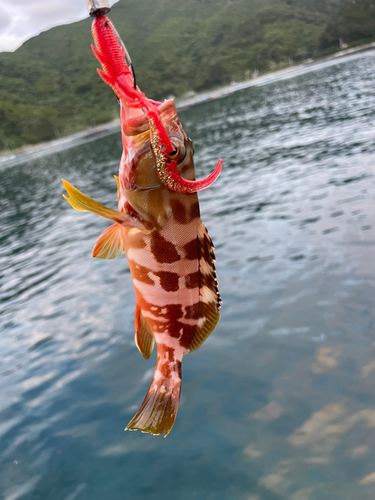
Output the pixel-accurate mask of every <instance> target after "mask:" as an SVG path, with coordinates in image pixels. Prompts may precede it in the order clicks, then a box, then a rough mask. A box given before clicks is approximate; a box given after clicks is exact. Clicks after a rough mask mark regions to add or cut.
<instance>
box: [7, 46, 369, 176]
mask: <svg viewBox="0 0 375 500" xmlns="http://www.w3.org/2000/svg"><path fill="white" fill-rule="evenodd" d="M373 49H375V42H372V43H368V44H365V45H360V46H358V47H352V48H348V49H344V50H341V51H339V52H335V53H334V54H330V55H328V56H325V57H322V58H319V59H315V60H309V61H306V62H304V63H301V64H298V65H295V66H289V67H287V68H283V69H279V70H275V71H272V72H269V73H265V74H262V75H260V76H257V77H256V78H252V79H249V80H244V81H241V82H232V83H231V84H230V85H225V86H222V87H219V88H216V89H213V90H208V91H206V92H201V93H197V94H195V95H194V96H192V97H190V98H188V99H176V108H177V109H184V108H187V107H190V106H194V105H196V104H201V103H203V102H208V101H211V100H214V99H219V98H221V97H225V96H227V95H230V94H232V93H233V92H238V91H241V90H244V89H246V88H249V87H256V86H259V85H266V84H267V83H271V82H274V81H278V80H284V79H287V78H292V77H294V76H298V75H300V74H304V73H307V72H309V71H313V70H314V69H319V68H321V67H322V66H324V65H325V63H327V65H330V63H331V64H336V63H337V62H338V61H340V60H341V59H342V58H344V57H347V56H351V55H354V54H358V53H361V52H365V51H370V50H373ZM119 127H120V120H119V119H117V120H114V121H112V122H109V123H105V124H102V125H97V126H96V127H92V128H89V129H86V130H83V131H81V132H76V133H75V134H72V135H69V136H66V137H63V138H60V139H55V140H52V141H48V142H42V143H38V144H34V145H27V146H23V147H21V148H19V149H17V150H14V151H5V150H3V151H0V168H1V167H2V166H3V165H9V164H16V163H21V162H22V161H23V160H26V159H31V158H33V157H39V156H43V155H44V154H49V153H53V152H58V151H61V150H63V149H66V148H69V147H74V146H76V145H78V144H81V143H82V142H83V141H85V142H88V141H91V140H96V139H97V138H99V137H104V136H106V135H109V134H112V133H113V132H114V131H115V130H116V129H118V128H119Z"/></svg>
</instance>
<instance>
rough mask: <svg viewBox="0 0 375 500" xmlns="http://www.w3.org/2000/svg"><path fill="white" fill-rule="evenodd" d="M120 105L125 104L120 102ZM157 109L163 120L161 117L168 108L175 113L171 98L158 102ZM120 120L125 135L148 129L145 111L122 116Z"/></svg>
mask: <svg viewBox="0 0 375 500" xmlns="http://www.w3.org/2000/svg"><path fill="white" fill-rule="evenodd" d="M122 106H125V105H124V104H122ZM157 109H158V111H159V113H160V118H161V120H162V121H165V119H164V120H163V118H165V114H166V112H167V111H168V110H169V109H172V110H173V111H174V115H177V111H176V105H175V102H174V100H173V99H168V100H165V101H164V102H162V103H161V104H159V106H158V108H157ZM163 115H164V117H163ZM121 121H122V124H121V126H122V131H123V132H124V134H125V135H137V134H139V133H142V132H146V131H147V130H149V129H150V124H149V119H148V115H147V114H146V113H144V114H143V115H140V116H135V117H132V118H127V119H123V118H122V119H121Z"/></svg>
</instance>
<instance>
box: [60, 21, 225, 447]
mask: <svg viewBox="0 0 375 500" xmlns="http://www.w3.org/2000/svg"><path fill="white" fill-rule="evenodd" d="M92 34H93V39H94V44H95V45H92V50H93V52H94V55H95V56H96V58H97V59H98V60H99V62H100V63H101V66H102V69H98V70H97V71H98V73H99V75H100V76H101V78H102V79H103V80H104V82H105V83H107V84H108V85H110V86H111V87H112V89H113V90H114V92H115V94H116V96H117V99H118V101H119V104H120V118H121V119H120V123H121V138H122V145H123V152H122V156H121V161H120V166H119V175H118V176H115V178H116V182H117V198H118V206H117V210H113V209H111V208H108V207H106V206H104V205H102V204H101V203H99V202H98V201H95V200H93V199H92V198H90V197H88V196H86V195H85V194H83V193H82V192H81V191H79V190H78V189H77V188H75V187H74V186H73V185H72V184H70V183H69V182H68V181H66V180H64V179H62V182H63V185H64V187H65V189H66V192H67V194H68V196H66V195H63V196H64V198H65V199H66V200H67V201H68V202H69V203H70V205H71V206H72V207H73V208H74V209H76V210H78V211H82V212H91V213H94V214H96V215H99V216H101V217H104V218H106V219H109V220H111V221H112V222H113V224H112V225H111V226H110V227H109V228H108V229H106V230H105V231H104V232H103V233H102V234H101V235H100V236H99V237H98V239H97V241H96V244H95V246H94V249H93V256H94V257H97V258H101V259H115V258H117V257H120V256H121V255H122V253H123V252H125V254H126V257H127V261H128V265H129V268H130V272H131V276H132V281H133V286H134V291H135V297H136V305H135V343H136V346H137V347H138V349H139V351H140V352H141V354H142V355H143V357H144V358H145V359H148V358H149V357H150V356H151V353H152V351H153V348H154V345H155V343H156V347H157V361H156V367H155V373H154V376H153V379H152V381H151V384H150V387H149V390H148V392H147V394H146V397H145V399H144V401H143V403H142V404H141V406H140V408H139V410H138V411H137V413H136V414H135V416H134V417H133V418H132V419H131V421H130V422H129V424H128V425H127V426H126V428H125V430H140V431H142V432H146V433H151V434H154V435H159V434H163V433H164V437H166V436H167V435H168V434H169V432H170V431H171V429H172V427H173V425H174V422H175V419H176V415H177V411H178V407H179V401H180V392H181V363H182V359H183V356H184V355H185V354H187V353H189V352H190V351H195V350H197V349H198V348H199V347H200V346H201V345H202V344H203V342H204V341H205V340H206V339H207V337H208V336H209V335H210V334H211V333H212V331H213V330H214V329H215V327H216V325H217V323H218V321H219V318H220V307H221V303H222V300H221V297H220V294H219V289H218V282H217V277H216V269H215V255H214V245H213V243H212V240H211V238H210V236H209V234H208V231H207V229H206V227H205V226H204V224H203V223H202V221H201V218H200V208H199V201H198V195H197V192H198V191H200V190H202V189H205V188H207V187H209V186H210V185H211V184H212V183H213V182H214V181H215V180H216V179H217V178H218V176H219V174H220V172H221V169H222V160H221V159H220V160H219V161H218V162H217V165H216V167H215V169H214V170H213V172H212V173H211V174H210V175H208V176H207V177H206V178H204V179H202V180H196V179H195V169H194V161H193V155H194V144H193V142H192V141H191V139H189V137H188V135H187V134H186V132H185V130H184V128H183V126H182V124H181V122H180V120H179V117H178V115H177V111H176V106H175V103H174V101H173V100H165V101H164V102H158V101H154V100H152V99H148V98H147V97H146V96H145V94H144V93H142V92H141V90H140V89H139V87H138V86H137V84H136V81H135V73H134V68H133V66H132V62H131V59H130V56H129V54H128V52H127V50H126V47H125V45H124V44H123V42H122V40H121V38H120V36H119V35H118V33H117V31H116V29H115V27H114V25H113V24H112V22H111V21H110V20H109V19H108V18H107V17H106V16H105V15H99V16H98V17H96V18H95V19H94V21H93V25H92Z"/></svg>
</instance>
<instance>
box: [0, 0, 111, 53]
mask: <svg viewBox="0 0 375 500" xmlns="http://www.w3.org/2000/svg"><path fill="white" fill-rule="evenodd" d="M116 1H117V0H112V1H110V2H109V3H110V5H113V4H114V3H115V2H116ZM0 13H1V17H0V52H1V51H5V50H7V51H12V50H15V49H17V48H18V47H19V46H20V45H22V43H23V42H24V41H25V40H28V39H29V38H31V37H32V36H35V35H38V34H39V33H40V32H41V31H45V30H47V29H49V28H52V27H53V26H57V25H60V24H67V23H72V22H74V21H78V20H79V19H84V18H85V17H87V16H88V13H87V7H86V5H85V2H84V1H83V0H48V2H46V1H45V0H10V1H9V0H0Z"/></svg>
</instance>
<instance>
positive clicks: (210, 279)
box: [189, 223, 221, 351]
mask: <svg viewBox="0 0 375 500" xmlns="http://www.w3.org/2000/svg"><path fill="white" fill-rule="evenodd" d="M197 244H198V256H199V299H200V300H199V313H198V315H199V319H198V324H197V328H196V331H195V334H194V336H193V338H192V339H191V341H190V344H189V349H190V351H195V350H197V349H198V348H199V347H200V346H201V345H202V344H203V342H204V341H205V340H206V339H207V337H208V336H209V335H210V334H211V333H212V332H213V330H214V328H215V326H216V325H217V323H218V321H219V318H220V313H219V309H220V307H221V297H220V294H219V288H218V284H217V279H216V270H215V254H214V246H213V243H212V240H211V238H210V236H209V234H208V231H207V229H206V228H205V226H204V225H203V224H202V223H201V224H200V226H199V230H198V239H197Z"/></svg>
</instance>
